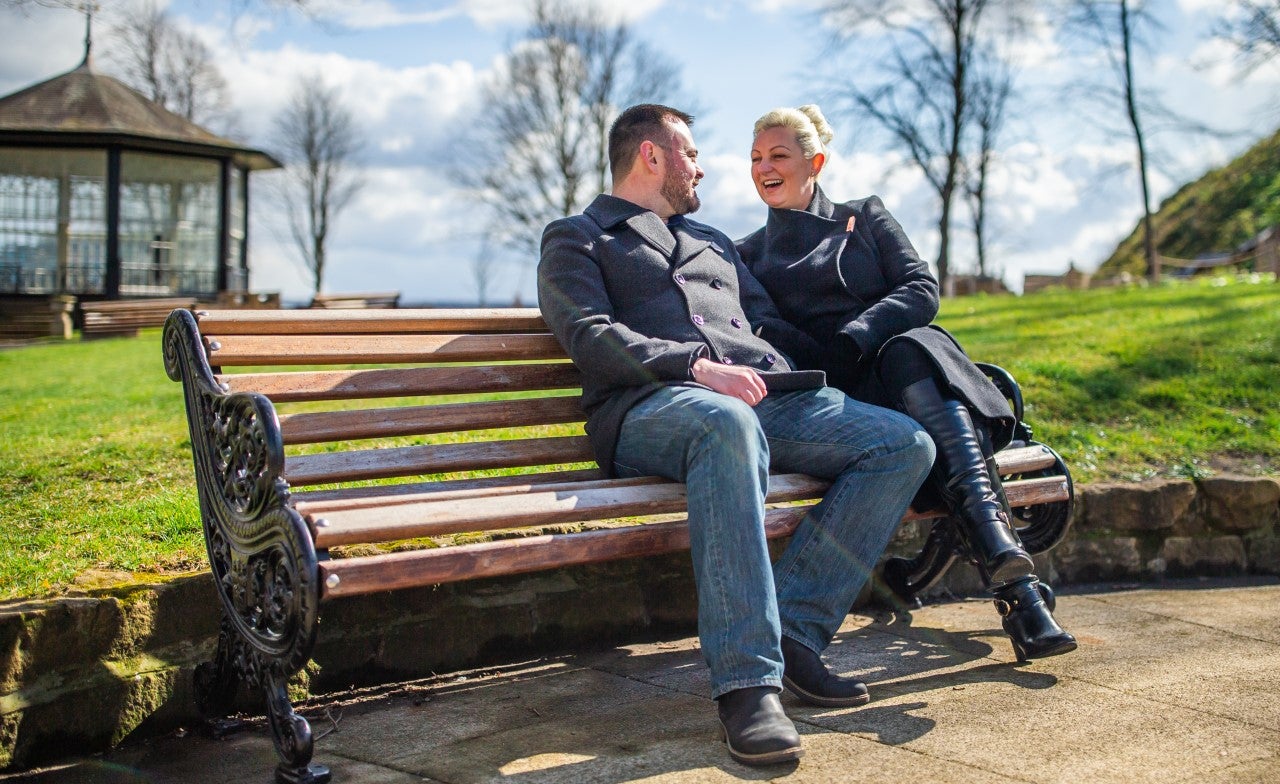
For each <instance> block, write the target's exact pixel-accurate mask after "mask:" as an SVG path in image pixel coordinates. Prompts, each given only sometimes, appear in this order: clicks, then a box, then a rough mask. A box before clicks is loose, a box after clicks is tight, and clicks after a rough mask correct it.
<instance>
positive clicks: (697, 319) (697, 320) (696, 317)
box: [693, 313, 702, 326]
mask: <svg viewBox="0 0 1280 784" xmlns="http://www.w3.org/2000/svg"><path fill="white" fill-rule="evenodd" d="M693 323H694V324H697V325H698V326H702V316H699V315H698V314H697V313H694V314H693Z"/></svg>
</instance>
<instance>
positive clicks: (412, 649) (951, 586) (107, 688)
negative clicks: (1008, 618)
mask: <svg viewBox="0 0 1280 784" xmlns="http://www.w3.org/2000/svg"><path fill="white" fill-rule="evenodd" d="M1077 501H1078V503H1077V505H1076V514H1075V519H1074V521H1073V524H1072V529H1071V531H1070V532H1069V534H1068V536H1067V538H1066V539H1065V540H1064V541H1063V543H1062V544H1061V545H1059V546H1058V547H1057V548H1056V549H1054V550H1053V551H1051V552H1050V553H1046V554H1044V555H1041V556H1037V562H1038V566H1039V569H1038V571H1039V573H1040V575H1041V577H1043V578H1044V579H1045V580H1047V581H1048V582H1050V583H1051V584H1053V585H1054V586H1055V587H1058V588H1062V587H1064V586H1070V585H1073V584H1081V583H1096V582H1115V581H1122V582H1126V583H1130V582H1144V581H1146V582H1155V581H1159V580H1161V579H1165V578H1176V577H1196V576H1247V575H1280V522H1278V521H1280V481H1277V480H1275V479H1271V478H1261V479H1258V478H1242V477H1216V478H1212V479H1204V480H1200V481H1197V482H1194V483H1193V482H1190V481H1153V482H1144V483H1141V484H1098V485H1090V486H1086V487H1082V488H1079V492H1078V497H1077ZM924 530H925V527H924V526H923V525H919V524H913V525H908V526H904V527H903V530H902V531H901V532H900V533H899V535H898V537H897V538H896V539H895V542H894V545H893V547H894V549H897V550H900V551H902V552H904V553H905V552H907V551H909V550H910V548H911V547H918V541H919V539H920V537H922V536H923V531H924ZM932 593H933V594H934V595H947V594H952V595H978V594H981V593H982V588H981V585H980V584H979V582H978V579H977V575H976V571H975V570H974V569H973V568H972V567H971V566H969V565H967V564H961V565H957V567H955V568H953V569H952V570H951V572H950V573H949V574H948V575H946V577H944V578H943V580H942V581H941V582H940V583H939V585H938V586H937V587H936V588H935V589H934V590H933V592H932ZM693 597H694V589H693V580H692V576H691V574H690V569H689V563H688V556H687V555H686V554H684V553H677V554H674V555H670V556H663V557H659V558H650V559H643V560H632V561H621V562H616V563H611V564H603V565H597V566H586V567H575V568H568V569H561V570H557V571H553V572H546V573H540V574H532V575H522V576H514V577H507V578H495V579H489V580H483V581H477V582H473V583H458V584H451V585H444V586H439V587H436V588H427V589H419V590H409V591H401V592H398V593H394V594H376V595H372V596H367V597H357V598H353V599H346V600H337V601H333V602H330V603H328V604H327V605H325V607H324V608H323V611H322V618H321V625H320V635H319V642H318V644H317V648H316V651H315V657H314V666H313V667H312V668H310V669H309V672H308V678H307V679H305V680H304V681H302V682H300V683H299V684H298V685H299V687H300V688H304V689H305V688H306V687H308V686H309V687H310V689H311V691H312V692H313V693H317V694H319V693H324V692H326V691H334V690H337V689H342V688H346V687H349V686H353V685H366V684H371V683H379V682H388V681H393V680H397V679H409V678H421V677H425V676H429V675H432V674H436V673H440V672H448V671H451V670H455V669H459V668H463V667H474V666H481V665H487V664H494V663H500V662H510V661H519V660H523V659H528V658H532V657H536V656H539V655H544V654H549V653H563V652H566V651H569V650H573V649H581V648H584V647H592V646H602V645H610V644H615V643H617V642H619V641H623V640H634V639H637V638H639V637H643V636H653V635H658V634H663V633H680V634H689V633H692V631H693V629H694V623H695V607H694V600H693ZM217 601H218V600H217V597H216V596H215V594H214V590H213V585H212V581H211V578H210V576H209V575H208V574H200V575H195V576H191V577H185V578H181V579H175V580H171V581H169V582H166V583H163V584H160V585H143V586H140V585H133V586H126V587H121V588H117V589H112V590H103V591H96V592H93V593H92V594H90V595H87V596H77V597H67V598H60V599H53V600H42V601H24V602H12V603H8V604H3V605H0V770H9V769H14V768H21V767H26V766H30V765H34V764H39V763H43V762H47V761H50V760H54V759H57V758H59V757H60V756H66V755H69V754H82V753H88V752H92V751H96V750H101V749H106V748H109V747H111V746H113V745H115V744H117V743H119V742H120V741H122V740H123V739H125V738H128V737H131V736H145V735H148V734H153V733H157V732H163V731H166V730H169V729H172V728H174V727H177V726H181V725H184V724H188V725H189V724H191V723H193V722H195V721H197V718H198V717H197V716H196V715H195V710H194V704H193V699H192V695H191V673H192V670H193V669H194V667H195V666H196V665H197V664H199V663H200V662H202V661H205V660H207V659H208V658H209V657H210V655H211V653H212V651H213V646H214V642H215V640H216V636H217V618H218V615H217V613H218V607H217ZM991 618H992V626H993V627H994V626H996V616H995V615H994V613H993V614H992V616H991ZM242 704H243V706H244V708H245V709H246V710H251V711H252V710H257V704H256V702H255V701H254V700H253V699H252V695H244V699H243V701H242Z"/></svg>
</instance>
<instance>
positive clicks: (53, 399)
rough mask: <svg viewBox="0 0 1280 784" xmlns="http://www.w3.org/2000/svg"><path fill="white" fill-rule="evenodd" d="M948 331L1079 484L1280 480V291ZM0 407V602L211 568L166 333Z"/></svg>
mask: <svg viewBox="0 0 1280 784" xmlns="http://www.w3.org/2000/svg"><path fill="white" fill-rule="evenodd" d="M938 321H939V323H941V324H942V325H944V326H946V327H947V328H948V329H950V330H951V331H952V332H953V333H955V334H956V336H957V337H958V338H959V339H960V341H961V343H962V344H963V345H964V346H965V348H966V349H967V350H968V352H969V353H970V355H971V356H972V357H973V358H974V359H977V360H979V361H986V362H994V363H996V364H999V365H1002V366H1003V367H1005V368H1006V369H1008V370H1009V371H1010V372H1011V373H1013V375H1014V377H1015V378H1017V379H1018V381H1019V382H1020V384H1021V385H1022V388H1023V392H1024V395H1025V397H1026V399H1027V401H1028V407H1027V412H1026V418H1027V421H1028V422H1029V423H1030V424H1031V425H1032V427H1033V428H1034V430H1035V434H1036V436H1037V437H1038V438H1039V439H1041V440H1043V441H1045V442H1046V443H1048V444H1050V445H1051V446H1053V447H1055V448H1056V449H1058V451H1059V452H1061V453H1062V455H1063V457H1064V458H1065V459H1066V460H1067V462H1068V464H1069V465H1070V466H1071V468H1072V471H1073V473H1074V474H1075V476H1076V479H1077V481H1080V482H1091V481H1101V480H1136V479H1141V478H1145V477H1151V476H1198V475H1205V474H1207V473H1211V472H1213V471H1215V470H1231V471H1235V472H1242V473H1249V474H1269V475H1272V474H1276V473H1278V472H1280V468H1278V467H1280V384H1277V383H1276V378H1275V377H1276V372H1277V369H1278V368H1280V344H1278V341H1280V337H1277V336H1280V284H1278V283H1275V282H1247V281H1226V280H1221V281H1216V282H1215V281H1198V282H1195V283H1190V284H1180V285H1167V286H1161V287H1157V288H1141V287H1135V288H1127V289H1106V290H1097V291H1087V292H1065V291H1050V292H1043V293H1039V294H1035V295H1031V296H1027V297H1008V296H1000V297H994V296H993V297H981V296H980V297H970V298H964V299H958V300H951V301H948V302H946V303H945V304H944V306H943V310H942V313H941V315H940V316H939V319H938ZM0 400H3V401H4V403H3V408H2V409H0V443H2V444H3V449H0V598H2V599H12V598H17V597H31V596H42V595H49V594H57V593H62V592H65V591H67V590H68V589H70V588H72V587H74V586H76V585H77V584H86V583H88V582H91V581H92V580H93V579H94V575H95V574H97V573H99V572H104V571H105V572H116V571H119V572H130V573H134V574H139V573H141V574H152V573H162V574H172V573H178V572H182V571H187V570H192V569H200V568H203V565H204V558H205V555H204V543H203V540H202V539H201V535H200V531H199V523H198V509H197V505H196V499H195V487H194V484H193V482H192V479H191V473H192V469H191V456H190V448H189V442H188V438H187V432H186V420H185V415H184V413H183V406H182V397H181V391H180V388H179V386H178V385H177V384H175V383H173V382H171V381H169V379H168V377H167V376H166V375H165V373H164V369H163V366H162V362H161V359H160V333H159V330H150V331H146V332H144V333H143V335H142V336H141V337H140V338H135V339H113V340H100V341H94V342H90V343H81V342H78V341H72V342H67V343H57V344H42V345H37V346H30V347H25V348H20V349H12V350H6V351H0ZM358 405H364V404H358ZM302 407H305V406H302ZM512 435H517V433H516V432H515V431H513V433H512ZM441 438H442V439H443V438H447V436H444V437H441ZM437 440H441V439H437V438H434V437H433V438H417V439H401V440H399V441H398V442H399V443H424V442H429V441H437Z"/></svg>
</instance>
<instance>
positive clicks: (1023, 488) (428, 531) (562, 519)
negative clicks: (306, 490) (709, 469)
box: [298, 474, 1067, 548]
mask: <svg viewBox="0 0 1280 784" xmlns="http://www.w3.org/2000/svg"><path fill="white" fill-rule="evenodd" d="M828 486H829V483H828V482H825V481H823V480H820V479H815V478H813V477H810V476H806V475H804V474H778V475H776V476H773V477H771V478H770V482H769V495H768V501H767V503H771V504H777V503H784V502H788V501H805V500H814V501H816V500H817V499H819V498H821V496H822V494H823V493H824V492H825V491H826V489H827V487H828ZM1006 494H1007V496H1008V499H1009V504H1010V505H1011V506H1013V507H1015V508H1018V507H1023V506H1029V505H1032V504H1039V503H1046V502H1050V501H1062V500H1066V498H1067V486H1066V480H1065V479H1063V478H1062V477H1057V476H1051V477H1042V478H1038V479H1026V480H1020V481H1017V482H1010V483H1009V485H1007V486H1006ZM381 500H382V503H381V504H378V505H359V504H354V503H353V504H347V505H342V506H338V505H319V504H317V505H314V506H308V505H299V507H298V511H299V512H300V513H303V514H304V515H305V516H306V519H307V521H308V522H309V523H311V524H312V526H313V530H314V531H315V542H316V546H317V547H319V548H327V547H334V546H337V545H343V544H355V543H366V542H391V541H396V540H399V539H414V538H418V537H424V536H443V535H446V534H455V533H465V532H470V531H493V530H500V529H506V528H516V527H534V526H545V525H556V524H561V523H582V522H590V521H602V520H609V519H616V518H622V517H631V516H642V515H658V514H672V513H677V512H681V511H684V509H685V505H686V502H687V498H686V495H685V488H684V485H683V484H679V483H675V482H659V483H645V484H639V485H638V484H635V483H625V484H624V483H620V482H619V481H618V480H606V481H602V482H599V483H592V486H590V487H587V486H584V485H577V486H574V485H570V486H562V487H538V486H530V487H527V488H523V491H521V489H517V488H513V489H512V490H511V491H506V490H505V489H504V490H503V491H500V492H487V491H484V490H480V491H475V492H466V491H463V492H460V493H458V494H455V495H452V496H451V497H449V498H446V499H434V498H430V499H426V500H418V499H417V498H413V497H406V498H405V499H403V500H401V499H397V500H395V501H388V500H387V499H381ZM941 514H944V512H942V511H940V510H929V509H926V510H919V511H916V510H909V511H908V513H907V515H905V518H904V519H907V520H924V519H930V518H933V517H938V516H939V515H941Z"/></svg>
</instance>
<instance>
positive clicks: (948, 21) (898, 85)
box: [823, 0, 1017, 291]
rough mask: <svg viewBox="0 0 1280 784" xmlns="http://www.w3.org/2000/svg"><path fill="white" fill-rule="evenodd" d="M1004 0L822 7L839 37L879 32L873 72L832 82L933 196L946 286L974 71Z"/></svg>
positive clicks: (844, 1)
mask: <svg viewBox="0 0 1280 784" xmlns="http://www.w3.org/2000/svg"><path fill="white" fill-rule="evenodd" d="M997 5H999V6H1005V7H1006V10H1008V11H1009V13H1008V15H1006V16H1005V17H1003V18H1004V19H1005V20H1006V21H1010V22H1012V21H1015V20H1016V18H1017V13H1016V10H1017V4H1016V3H1004V2H1002V0H919V1H918V2H911V1H910V0H897V1H896V2H892V1H886V0H830V2H828V3H827V5H826V6H825V9H824V12H823V13H824V14H825V16H826V18H827V21H828V22H830V23H832V24H833V25H834V26H835V28H836V30H837V31H838V32H837V44H838V45H841V44H843V45H848V44H849V43H851V42H852V41H854V40H858V41H860V42H863V41H865V40H867V39H869V38H871V37H874V36H878V37H880V38H881V39H882V40H883V41H884V51H883V52H881V53H880V54H881V55H882V56H881V57H880V58H879V60H878V61H877V63H876V66H877V67H876V68H875V69H871V68H868V69H867V73H868V74H871V73H877V74H878V76H877V77H868V78H866V79H862V78H860V79H857V80H854V81H853V83H852V84H847V83H845V84H842V85H841V86H839V87H837V88H836V94H837V100H841V99H842V108H843V109H844V110H845V113H846V114H848V115H849V116H851V117H853V118H854V119H856V120H870V121H871V122H872V124H873V126H875V127H876V128H878V129H879V130H880V131H882V132H884V133H885V134H887V136H888V138H889V141H890V143H891V145H892V146H895V147H898V148H900V149H901V150H902V151H903V152H905V153H906V155H907V156H908V158H909V159H910V160H911V163H912V164H913V165H914V166H915V167H916V168H918V169H919V170H920V172H921V173H922V174H923V175H924V177H925V179H926V180H927V181H928V183H929V185H930V186H931V187H932V188H933V190H934V192H935V193H936V194H937V196H938V208H939V209H938V213H939V214H938V224H937V225H938V257H937V270H938V281H939V283H940V284H941V285H942V287H943V291H947V290H948V289H949V280H950V275H951V229H952V225H951V224H952V209H953V206H954V201H955V197H956V195H957V191H958V190H959V189H960V188H961V186H962V184H963V182H964V165H965V160H964V158H965V144H966V136H967V134H968V133H969V127H970V125H971V123H972V117H973V112H972V108H971V106H970V103H971V101H972V91H973V76H972V73H971V70H972V67H973V64H974V58H975V56H976V54H977V52H978V49H979V46H980V44H981V41H982V38H983V35H984V22H985V17H986V16H988V12H989V11H990V10H991V9H992V8H993V7H994V6H997Z"/></svg>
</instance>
